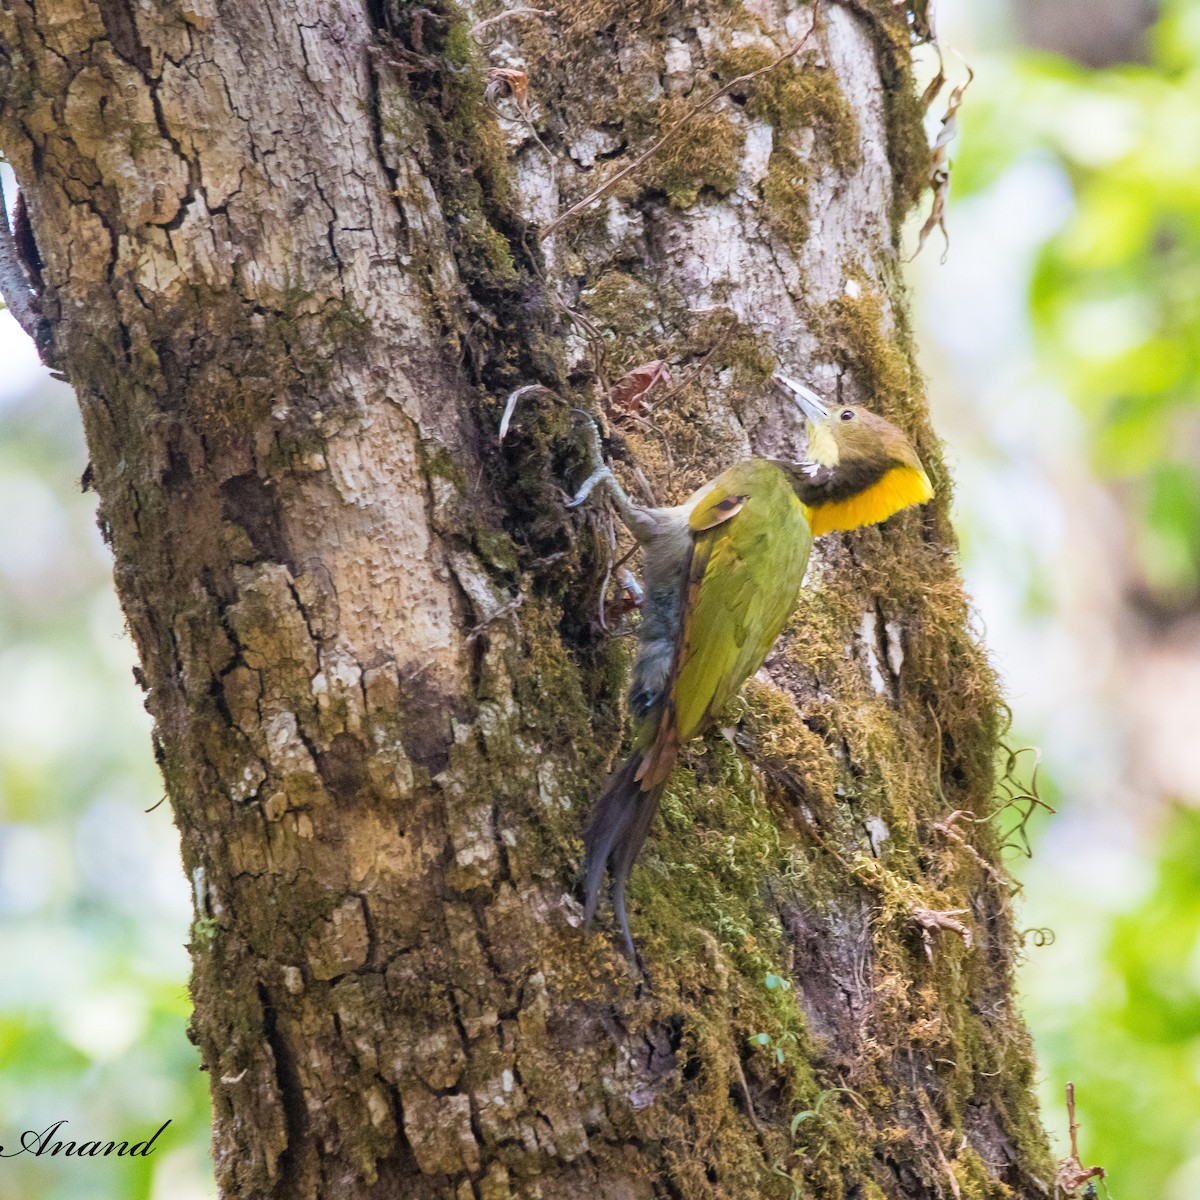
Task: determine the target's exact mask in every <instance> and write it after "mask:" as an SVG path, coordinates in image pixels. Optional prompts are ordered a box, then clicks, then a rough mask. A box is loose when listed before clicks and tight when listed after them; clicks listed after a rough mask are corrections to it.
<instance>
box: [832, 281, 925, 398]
mask: <svg viewBox="0 0 1200 1200" xmlns="http://www.w3.org/2000/svg"><path fill="white" fill-rule="evenodd" d="M829 330H830V337H831V340H832V342H833V349H834V351H835V354H836V356H837V359H838V361H839V362H840V364H841V365H842V366H844V367H846V368H848V369H849V370H852V371H854V372H855V373H856V374H857V376H858V378H859V380H860V381H861V384H862V386H863V389H864V390H865V392H866V393H867V395H869V396H871V397H872V398H873V401H874V402H875V403H877V404H878V411H879V412H881V413H882V414H883V415H884V416H889V417H893V418H894V417H896V416H897V415H899V414H900V413H902V412H903V411H904V410H905V409H907V408H909V407H911V404H912V401H913V394H914V391H915V388H916V380H915V378H914V372H913V366H912V360H911V358H910V356H909V347H908V346H907V344H906V343H905V341H903V340H902V339H901V337H900V336H898V334H897V333H889V332H887V330H886V327H885V314H884V306H883V300H882V299H881V298H880V296H879V294H878V293H877V292H875V291H873V290H871V288H870V287H869V285H868V283H867V281H866V280H865V279H861V280H860V281H859V294H858V295H857V296H851V295H848V294H844V295H841V296H839V297H838V298H837V299H836V300H835V301H834V302H833V303H832V304H831V305H830V312H829Z"/></svg>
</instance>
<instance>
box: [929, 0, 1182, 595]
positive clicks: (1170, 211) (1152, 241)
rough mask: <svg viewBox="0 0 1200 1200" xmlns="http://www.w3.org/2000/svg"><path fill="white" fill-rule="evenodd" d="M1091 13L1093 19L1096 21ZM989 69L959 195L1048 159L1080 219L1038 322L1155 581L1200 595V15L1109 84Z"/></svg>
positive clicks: (1173, 12)
mask: <svg viewBox="0 0 1200 1200" xmlns="http://www.w3.org/2000/svg"><path fill="white" fill-rule="evenodd" d="M1081 12H1082V9H1081ZM977 65H978V66H979V67H980V81H979V86H978V87H977V88H975V89H974V90H973V91H972V92H969V93H968V102H967V104H966V105H965V106H964V108H963V111H962V125H963V141H962V152H961V154H960V155H959V157H958V159H957V161H956V163H955V172H954V176H953V186H954V189H955V192H956V193H957V194H958V195H969V194H970V193H972V192H975V191H978V190H980V189H982V188H984V187H986V186H988V185H989V184H991V183H993V182H995V180H996V179H997V177H998V176H999V175H1000V174H1001V173H1003V172H1004V171H1006V170H1008V169H1009V168H1010V167H1011V166H1012V164H1013V162H1014V161H1015V160H1017V159H1018V158H1028V157H1029V156H1031V155H1035V154H1040V155H1042V156H1048V157H1050V158H1051V159H1052V161H1053V162H1054V163H1056V164H1057V165H1058V166H1059V167H1060V168H1061V169H1062V171H1063V173H1064V175H1065V176H1066V178H1067V180H1068V181H1069V184H1070V188H1071V192H1072V194H1073V197H1074V211H1073V212H1072V214H1071V215H1070V217H1069V218H1068V220H1067V222H1066V224H1065V225H1064V227H1063V228H1062V229H1061V230H1060V232H1059V233H1058V234H1057V235H1056V236H1055V237H1053V238H1051V239H1050V240H1049V241H1048V242H1047V243H1046V245H1045V247H1044V250H1043V253H1042V255H1041V259H1040V262H1039V264H1038V268H1037V271H1036V274H1035V277H1034V281H1033V287H1032V290H1031V295H1030V315H1031V318H1032V322H1033V329H1034V332H1035V335H1036V337H1037V342H1038V346H1039V350H1040V353H1041V358H1042V362H1043V365H1044V367H1045V369H1046V370H1047V371H1048V372H1049V373H1050V374H1051V375H1052V376H1054V377H1056V378H1057V379H1058V381H1059V383H1060V384H1061V385H1062V386H1064V387H1065V388H1066V390H1067V391H1068V392H1069V394H1070V395H1071V396H1072V398H1073V399H1074V400H1075V401H1076V402H1077V404H1078V405H1079V408H1080V410H1081V412H1082V413H1083V415H1084V417H1085V419H1086V422H1087V428H1088V431H1089V436H1090V444H1091V453H1092V460H1093V466H1094V468H1095V470H1096V471H1097V473H1098V474H1099V475H1100V476H1101V477H1103V478H1106V479H1108V480H1110V481H1112V482H1113V483H1114V484H1115V485H1117V486H1118V488H1119V489H1120V491H1121V493H1122V494H1123V498H1124V499H1125V500H1126V501H1127V504H1128V506H1129V509H1130V511H1131V513H1132V514H1133V516H1134V518H1135V519H1134V520H1133V521H1132V523H1131V531H1132V534H1133V537H1134V540H1135V547H1134V548H1135V551H1136V554H1137V560H1138V561H1137V566H1138V567H1139V568H1140V574H1141V582H1142V584H1144V586H1145V587H1146V589H1147V590H1148V592H1149V594H1150V595H1151V597H1152V598H1153V599H1154V600H1155V601H1157V602H1158V603H1161V604H1163V605H1166V606H1168V607H1179V606H1184V605H1187V604H1190V603H1192V602H1193V601H1194V600H1195V599H1196V597H1197V594H1198V593H1200V403H1198V397H1200V4H1198V3H1196V0H1171V2H1169V3H1167V4H1165V5H1164V8H1163V15H1162V17H1161V19H1160V20H1159V22H1158V24H1157V25H1156V26H1155V27H1154V29H1153V30H1152V31H1151V33H1150V37H1149V61H1148V62H1146V63H1145V64H1143V65H1123V66H1120V67H1113V68H1109V69H1106V70H1101V71H1092V70H1087V69H1086V68H1083V67H1079V66H1076V65H1074V64H1072V63H1069V62H1066V61H1064V60H1062V59H1057V58H1053V57H1049V56H1045V55H1039V54H1034V53H1029V52H1025V53H1022V52H1013V53H1010V54H1007V55H1004V56H1002V57H997V58H993V59H989V60H988V61H987V62H986V64H977Z"/></svg>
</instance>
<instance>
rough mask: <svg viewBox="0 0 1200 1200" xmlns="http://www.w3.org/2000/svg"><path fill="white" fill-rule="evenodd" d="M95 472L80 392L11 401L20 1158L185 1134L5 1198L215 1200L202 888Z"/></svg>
mask: <svg viewBox="0 0 1200 1200" xmlns="http://www.w3.org/2000/svg"><path fill="white" fill-rule="evenodd" d="M8 344H9V345H10V346H11V344H12V343H11V341H10V342H9V343H8ZM86 461H87V455H86V452H85V449H84V446H83V437H82V431H81V429H80V423H79V414H78V410H77V409H76V408H75V405H74V400H73V398H72V397H71V395H70V392H69V391H67V389H65V388H62V387H49V386H42V387H40V388H38V389H37V390H35V391H33V392H32V393H30V394H28V395H25V396H23V397H19V398H12V397H4V398H3V400H2V401H0V683H2V687H0V961H3V962H4V964H5V969H4V971H3V972H2V973H0V1144H2V1145H3V1146H4V1152H5V1154H11V1153H12V1152H13V1151H14V1150H16V1149H19V1147H20V1144H21V1141H20V1138H21V1133H22V1132H23V1131H26V1130H43V1129H45V1128H47V1127H48V1126H50V1125H53V1124H54V1123H55V1122H56V1121H59V1120H65V1121H66V1122H67V1123H66V1124H65V1125H63V1126H62V1127H61V1128H60V1130H59V1132H58V1134H57V1139H58V1140H63V1141H70V1140H75V1141H77V1142H82V1141H85V1140H91V1139H97V1138H99V1139H102V1140H103V1141H105V1142H107V1141H109V1140H116V1141H118V1142H120V1141H122V1140H124V1141H128V1142H130V1143H133V1142H136V1141H144V1140H145V1139H146V1138H148V1137H150V1136H151V1135H152V1134H153V1133H154V1131H155V1130H156V1129H158V1127H159V1126H160V1125H161V1124H162V1123H163V1122H164V1121H166V1120H168V1119H169V1120H170V1122H171V1124H170V1125H169V1126H168V1127H167V1129H166V1130H165V1131H164V1132H163V1134H162V1135H161V1136H160V1137H159V1138H158V1140H157V1142H156V1143H155V1146H154V1150H153V1153H151V1154H150V1155H149V1156H147V1157H137V1158H116V1157H99V1158H83V1159H80V1158H71V1159H66V1158H63V1157H61V1156H59V1157H55V1158H52V1157H50V1156H42V1157H40V1158H38V1157H35V1156H34V1155H31V1154H19V1155H16V1156H14V1157H11V1158H4V1159H0V1196H4V1197H10V1196H11V1197H18V1196H20V1197H37V1198H39V1200H78V1198H79V1197H82V1196H87V1197H89V1200H117V1198H118V1197H120V1198H121V1200H149V1198H153V1200H166V1198H167V1197H170V1200H197V1198H198V1197H202V1196H205V1195H209V1194H212V1191H213V1189H212V1182H211V1180H212V1167H211V1164H210V1162H209V1160H208V1128H209V1120H210V1116H209V1113H210V1109H209V1100H208V1089H207V1086H206V1084H207V1080H206V1078H205V1076H204V1075H203V1074H201V1072H200V1071H199V1069H198V1066H199V1064H198V1056H197V1054H196V1052H195V1050H194V1049H193V1048H192V1046H191V1045H190V1044H189V1042H188V1040H187V1036H186V1024H187V1019H188V1014H189V1007H190V1006H189V1001H188V995H187V972H188V961H187V953H186V951H185V949H184V942H185V940H186V938H187V929H188V921H189V917H190V904H189V899H188V888H187V884H186V881H185V880H184V879H183V876H182V871H181V869H180V866H179V851H178V839H177V837H176V834H175V830H174V828H173V826H172V824H171V812H170V808H169V806H167V805H165V804H164V805H162V806H160V807H159V808H157V809H155V810H154V811H153V812H150V813H147V812H146V811H145V810H146V809H147V808H149V807H150V806H151V805H153V804H154V803H155V801H157V800H158V799H159V797H160V796H161V795H162V781H161V779H160V778H159V775H158V771H157V768H156V767H155V765H154V762H153V759H152V758H151V756H150V752H149V729H150V722H149V718H148V717H147V716H146V714H145V712H144V711H142V707H141V704H140V695H139V693H138V691H137V689H136V688H135V687H134V686H133V685H132V682H131V680H130V669H131V667H132V665H133V662H134V657H133V649H132V646H131V645H130V643H129V641H128V638H127V637H126V636H125V635H124V632H123V629H122V621H121V616H120V612H119V610H118V608H117V603H116V598H115V596H114V595H113V590H112V566H111V560H110V558H109V555H108V552H107V550H106V549H105V548H104V546H103V544H102V542H101V540H100V536H99V533H98V531H97V530H96V528H95V517H94V512H95V500H94V497H92V496H87V495H84V494H83V493H82V492H81V491H80V486H79V477H80V474H81V473H82V471H83V468H84V465H85V464H86Z"/></svg>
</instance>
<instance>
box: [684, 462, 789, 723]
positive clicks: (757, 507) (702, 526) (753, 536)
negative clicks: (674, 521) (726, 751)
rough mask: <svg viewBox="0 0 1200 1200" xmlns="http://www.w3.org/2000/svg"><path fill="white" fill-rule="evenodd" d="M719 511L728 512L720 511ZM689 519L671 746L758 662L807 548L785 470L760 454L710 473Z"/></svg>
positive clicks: (716, 708)
mask: <svg viewBox="0 0 1200 1200" xmlns="http://www.w3.org/2000/svg"><path fill="white" fill-rule="evenodd" d="M723 508H724V510H728V511H729V515H728V516H725V517H721V516H720V514H721V512H722V509H723ZM714 517H717V518H718V519H717V521H716V523H711V522H712V520H713V518H714ZM691 525H692V528H693V529H694V530H698V532H697V533H696V535H695V542H694V545H693V548H692V558H691V563H690V566H689V572H688V583H687V594H686V596H685V600H684V605H683V619H682V622H681V628H680V638H679V641H678V643H677V645H676V651H675V661H674V663H673V664H672V668H671V683H670V692H669V695H670V705H669V709H668V719H671V718H672V717H673V724H674V730H673V732H674V734H675V738H674V739H673V740H676V741H677V743H682V742H684V741H686V740H687V739H688V738H690V737H692V736H694V735H695V734H696V733H698V732H699V731H700V729H701V728H702V727H703V725H704V724H705V722H706V721H707V720H708V719H709V718H710V717H712V716H715V715H716V714H717V713H719V712H720V711H721V709H722V708H724V707H725V705H726V704H727V703H728V702H729V700H730V699H731V698H732V697H733V695H734V694H735V693H736V692H737V690H738V688H740V687H741V686H742V684H743V683H744V682H745V681H746V679H747V678H749V676H751V675H753V674H754V672H755V671H757V670H758V668H759V667H760V666H762V662H763V659H765V658H766V656H767V654H768V652H769V651H770V649H771V647H772V646H773V645H774V644H775V639H776V638H777V637H778V636H779V633H780V631H781V630H782V629H783V626H784V624H785V623H786V622H787V619H788V617H789V616H790V615H791V613H792V610H793V609H794V608H795V606H796V597H797V595H798V593H799V591H800V584H801V581H802V580H803V578H804V569H805V567H806V566H807V564H808V552H809V550H810V548H811V546H812V532H811V530H810V528H809V524H808V520H807V516H806V514H805V511H804V506H803V505H802V504H801V503H800V501H799V500H798V499H797V498H796V494H795V492H794V491H793V490H792V487H791V485H790V484H789V483H788V480H787V477H786V476H785V475H784V474H783V472H782V471H780V470H779V468H778V467H775V466H773V465H772V464H770V463H766V462H761V461H758V462H750V463H740V464H738V465H737V466H736V467H731V468H730V469H729V470H728V471H726V472H725V473H724V474H723V475H721V476H719V477H718V478H717V479H716V480H714V481H713V486H712V488H711V490H710V491H709V492H707V493H706V494H705V496H704V497H702V498H701V500H700V502H699V503H698V504H697V505H696V508H695V509H694V510H693V512H692V517H691Z"/></svg>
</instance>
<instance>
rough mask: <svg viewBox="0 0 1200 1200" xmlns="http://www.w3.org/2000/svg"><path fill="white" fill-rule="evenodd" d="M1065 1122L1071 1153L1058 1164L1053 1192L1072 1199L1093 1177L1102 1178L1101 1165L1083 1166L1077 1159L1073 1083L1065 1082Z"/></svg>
mask: <svg viewBox="0 0 1200 1200" xmlns="http://www.w3.org/2000/svg"><path fill="white" fill-rule="evenodd" d="M1067 1124H1068V1126H1069V1128H1070V1133H1071V1153H1070V1154H1069V1155H1068V1156H1067V1157H1066V1158H1064V1159H1063V1160H1062V1161H1061V1162H1060V1163H1059V1164H1058V1174H1057V1175H1055V1177H1054V1194H1055V1196H1059V1195H1062V1196H1064V1197H1066V1200H1074V1197H1075V1196H1077V1195H1078V1193H1079V1189H1080V1188H1081V1187H1083V1185H1084V1184H1085V1183H1090V1182H1091V1180H1093V1179H1103V1178H1104V1168H1103V1167H1085V1166H1084V1165H1083V1163H1081V1162H1080V1161H1079V1122H1078V1121H1076V1120H1075V1085H1074V1084H1073V1083H1068V1084H1067Z"/></svg>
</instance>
